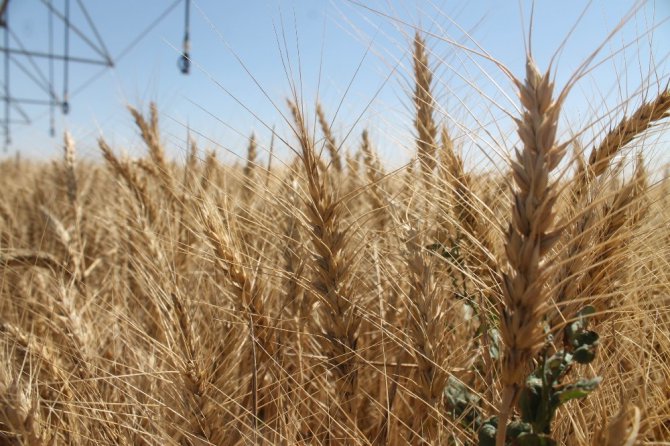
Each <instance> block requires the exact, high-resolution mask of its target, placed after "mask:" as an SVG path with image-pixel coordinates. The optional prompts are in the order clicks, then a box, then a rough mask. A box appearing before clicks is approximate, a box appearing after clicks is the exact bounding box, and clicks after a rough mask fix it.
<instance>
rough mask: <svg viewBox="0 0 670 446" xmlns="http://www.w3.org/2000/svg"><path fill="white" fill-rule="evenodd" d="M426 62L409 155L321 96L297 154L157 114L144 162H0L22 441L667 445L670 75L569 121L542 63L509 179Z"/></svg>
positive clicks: (418, 46) (420, 40)
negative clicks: (228, 147)
mask: <svg viewBox="0 0 670 446" xmlns="http://www.w3.org/2000/svg"><path fill="white" fill-rule="evenodd" d="M408 51H409V54H410V55H411V60H412V66H413V86H412V92H411V97H410V98H408V102H409V103H411V107H412V108H413V116H412V122H411V126H412V127H413V128H414V133H413V138H414V141H415V147H414V150H415V154H414V157H413V159H412V161H411V162H409V163H406V164H404V165H403V166H402V167H401V168H398V169H390V168H388V167H387V166H386V164H385V162H384V160H383V159H382V158H381V157H380V156H379V155H378V153H377V150H376V148H375V141H374V140H373V138H372V137H371V136H370V133H369V132H368V130H364V131H363V132H362V133H360V134H359V135H358V136H355V137H350V138H349V140H348V142H347V144H348V147H349V149H348V150H345V149H344V145H343V144H342V142H343V141H344V138H345V135H341V134H339V133H338V132H337V131H336V130H335V126H334V125H333V123H332V122H331V121H330V116H329V110H327V109H326V108H325V107H322V106H321V105H320V104H318V103H317V104H308V103H305V101H303V100H301V98H299V97H291V98H290V99H289V100H288V101H287V102H286V104H285V110H284V112H285V114H286V116H287V117H289V118H290V127H289V128H290V132H288V135H289V136H288V137H286V136H284V137H285V138H286V143H287V144H288V145H289V146H290V147H291V150H292V156H291V159H288V160H287V161H286V163H285V164H281V163H275V165H273V166H269V165H267V164H266V163H265V161H263V160H261V157H260V155H259V153H260V152H261V149H260V147H259V145H258V143H257V141H256V139H255V138H254V137H253V136H252V137H250V138H249V143H248V147H247V148H246V150H247V159H246V161H245V162H244V163H243V165H230V164H228V163H224V162H222V161H221V160H220V158H219V157H218V156H217V153H216V152H215V151H213V150H209V149H207V148H202V147H200V146H199V145H198V144H197V143H196V141H195V140H191V141H189V149H188V153H187V156H186V157H185V160H184V161H183V162H182V161H178V160H176V159H173V158H171V157H170V156H168V150H167V149H166V147H165V143H164V138H163V137H162V135H161V129H160V125H159V108H158V106H156V105H154V104H152V105H151V106H150V107H149V108H148V109H147V110H138V109H135V108H132V107H130V110H129V111H130V114H131V116H132V119H133V120H134V121H135V124H136V127H137V130H138V132H139V133H140V134H141V137H142V139H143V141H144V144H145V154H144V155H142V156H140V157H137V158H131V157H129V156H125V155H121V153H122V151H121V150H120V149H119V148H115V147H110V145H109V144H108V143H107V142H106V139H105V138H104V137H101V139H100V140H99V150H100V154H101V156H100V157H99V160H98V161H95V160H79V159H78V157H77V151H76V148H75V146H76V141H73V140H72V138H71V137H70V136H69V134H65V137H64V140H63V148H64V149H63V157H62V159H60V160H56V161H53V162H48V161H36V160H25V159H24V160H20V159H5V160H3V161H2V162H0V190H2V195H0V342H1V344H0V345H1V347H0V356H1V357H2V360H1V362H0V407H1V410H0V444H7V445H18V444H25V445H47V444H49V445H58V444H75V445H79V444H96V445H101V444H126V445H142V444H146V445H206V444H214V445H242V444H254V445H256V444H265V445H274V444H277V445H299V444H302V445H311V444H323V445H367V444H371V445H405V444H411V445H424V444H425V445H428V444H430V445H480V446H485V445H497V446H504V445H518V446H529V445H533V446H535V445H538V446H539V445H592V446H600V445H603V446H624V445H626V446H632V445H663V444H670V443H668V441H670V440H669V439H670V297H669V296H670V294H669V292H670V265H669V261H670V218H669V217H670V214H669V212H670V210H669V209H670V206H669V204H670V203H669V202H668V200H670V198H669V197H670V195H669V192H670V179H668V178H667V175H665V172H663V170H662V169H660V168H659V167H658V166H656V167H652V166H650V163H649V162H648V161H647V156H648V154H649V153H652V154H653V153H658V152H662V151H663V150H664V149H663V147H658V146H656V141H658V139H655V138H648V136H649V135H651V134H654V133H658V132H661V131H663V130H664V128H665V119H666V118H667V117H668V115H669V114H670V91H668V90H667V89H666V88H665V84H663V83H662V82H661V81H659V82H658V83H656V84H650V85H649V88H648V89H647V91H646V93H645V94H641V95H631V96H630V97H627V98H624V100H623V101H622V106H625V108H626V110H627V112H626V113H624V114H623V116H619V117H618V118H617V119H616V120H608V119H609V118H608V117H609V115H608V114H604V116H603V118H602V120H603V121H605V124H603V126H602V128H604V129H605V130H603V131H594V128H590V129H579V128H577V129H571V131H570V132H565V131H563V130H560V131H559V127H560V125H561V124H560V122H561V121H560V120H561V113H562V106H563V105H564V102H565V100H566V98H567V97H568V96H569V95H570V94H572V93H573V92H572V90H571V89H572V83H573V81H570V82H569V83H568V84H566V85H561V86H557V85H554V71H553V70H554V69H560V66H559V67H558V68H556V67H539V66H537V64H536V63H535V62H534V60H533V57H532V55H531V54H528V56H527V63H526V70H525V72H524V73H520V74H518V73H516V74H515V73H512V72H510V71H508V70H506V69H505V68H504V67H501V69H502V70H503V71H505V75H506V76H508V78H509V81H510V84H511V85H512V86H513V88H514V89H515V92H514V93H515V94H516V96H515V97H516V100H517V101H518V114H517V115H514V116H509V118H508V119H509V120H510V122H511V123H512V124H513V126H514V127H515V135H512V136H513V137H514V138H516V141H517V142H515V143H514V144H513V146H514V148H515V151H514V152H513V153H512V154H511V155H510V157H509V159H508V164H507V165H505V166H501V167H500V168H499V169H498V170H497V171H489V170H487V169H483V168H479V167H478V166H472V165H469V164H468V163H467V162H466V160H465V159H464V156H463V153H462V147H461V145H460V144H459V142H458V141H457V139H455V138H454V136H453V135H454V128H455V126H448V125H445V124H444V123H443V122H444V120H443V119H440V116H439V109H438V104H437V102H438V99H437V98H436V96H435V94H434V92H433V88H434V84H435V80H434V79H433V76H434V71H433V67H434V66H435V61H434V60H431V55H432V53H431V51H430V49H429V48H428V47H427V45H426V40H425V35H424V34H423V33H422V32H421V31H417V32H416V35H415V37H414V41H413V44H412V46H411V48H408ZM331 112H332V111H331ZM588 131H594V133H595V136H594V138H593V139H592V140H590V139H589V140H588V141H585V140H584V139H585V138H582V135H585V134H587V133H588ZM279 137H280V136H279V135H278V138H279ZM264 150H266V149H264Z"/></svg>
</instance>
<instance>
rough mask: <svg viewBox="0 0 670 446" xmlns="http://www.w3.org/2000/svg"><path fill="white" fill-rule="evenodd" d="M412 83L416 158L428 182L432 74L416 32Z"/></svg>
mask: <svg viewBox="0 0 670 446" xmlns="http://www.w3.org/2000/svg"><path fill="white" fill-rule="evenodd" d="M414 81H415V83H416V85H415V90H414V107H415V109H416V117H415V118H414V127H415V128H416V133H417V136H416V146H417V158H418V159H419V164H420V165H421V170H422V172H423V175H424V179H425V181H426V182H428V179H429V178H430V176H431V175H432V172H433V170H435V165H436V156H435V155H436V152H437V145H436V139H437V126H436V125H435V119H434V117H433V112H434V108H435V106H434V102H433V95H432V93H431V83H432V81H433V73H432V71H431V70H430V68H429V66H428V55H427V54H426V42H425V40H424V39H423V38H422V37H421V35H420V34H419V33H418V32H417V33H416V34H415V35H414Z"/></svg>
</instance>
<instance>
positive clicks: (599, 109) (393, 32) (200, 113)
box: [0, 0, 670, 163]
mask: <svg viewBox="0 0 670 446" xmlns="http://www.w3.org/2000/svg"><path fill="white" fill-rule="evenodd" d="M80 1H81V2H82V3H84V4H85V5H86V8H87V10H88V13H89V14H90V17H91V19H92V20H93V22H94V23H95V24H96V27H97V29H98V31H99V34H100V35H101V37H102V40H103V41H104V43H105V46H106V47H107V49H108V50H109V53H110V54H111V56H112V58H113V59H114V60H115V67H114V68H112V69H108V70H106V71H104V72H103V73H102V74H101V75H99V77H96V78H95V81H93V82H91V83H88V84H87V81H89V80H90V79H91V78H92V77H93V76H96V75H97V74H99V73H100V70H101V69H100V67H98V66H88V65H81V64H71V65H70V71H69V76H70V82H69V85H70V91H71V92H76V93H74V94H73V96H72V97H71V99H70V103H71V112H70V114H69V115H67V116H62V115H61V114H60V113H57V116H56V135H57V136H56V137H55V138H51V137H50V135H49V113H48V109H47V108H46V107H43V106H28V105H26V106H23V109H24V111H25V112H26V113H27V114H28V115H29V116H30V118H31V121H32V123H31V125H13V126H12V140H13V142H12V145H11V146H10V148H9V155H13V154H14V153H16V151H20V152H21V153H22V154H24V155H27V156H34V157H40V158H42V157H46V158H52V157H55V156H60V146H61V141H62V132H63V131H64V130H65V129H69V130H70V131H71V132H72V134H73V135H74V137H75V140H76V141H77V143H78V148H79V152H80V153H81V154H82V155H83V156H91V157H96V156H97V153H98V151H97V146H96V139H97V138H98V137H99V136H100V135H103V136H104V137H105V138H107V139H108V140H109V141H110V142H111V143H112V145H113V146H114V147H118V148H119V149H120V150H125V151H127V152H129V153H131V154H138V153H141V150H143V148H142V146H141V143H140V140H139V138H138V135H137V131H136V130H135V128H134V125H133V123H132V120H131V118H130V115H129V114H128V113H127V111H126V109H125V107H126V105H128V104H131V105H135V106H138V107H145V106H147V105H148V103H149V102H150V101H156V102H157V103H158V106H159V109H160V112H161V115H160V118H161V122H162V124H163V130H164V136H165V142H166V146H167V147H168V148H169V150H170V153H171V154H173V155H174V156H177V157H179V156H183V154H184V151H185V144H184V141H185V136H186V127H187V125H188V126H190V128H191V129H192V130H193V132H194V133H195V134H196V139H197V140H198V141H199V143H200V146H201V147H203V148H216V149H217V151H218V152H219V154H220V157H221V158H222V159H224V160H227V161H228V162H234V161H235V160H236V159H237V158H238V157H240V156H242V157H243V156H244V154H245V147H246V138H247V137H248V136H249V134H250V133H251V132H252V131H255V132H256V134H257V137H258V138H259V140H260V141H261V144H262V145H265V146H267V144H268V142H269V140H270V130H269V128H271V127H272V126H276V128H277V130H278V133H279V134H280V135H282V136H286V137H287V138H290V137H289V136H288V135H289V132H288V129H287V125H286V122H285V121H284V118H283V116H282V114H283V115H286V114H287V111H286V105H285V99H286V98H287V97H289V96H291V95H292V88H293V86H295V87H296V88H297V89H298V90H299V91H300V93H299V94H300V96H301V98H302V99H303V101H304V103H305V105H306V108H307V110H308V113H310V116H313V107H312V105H313V104H314V102H315V100H316V99H317V97H318V98H319V99H320V101H321V102H322V103H323V105H324V109H325V111H326V114H327V115H328V116H329V118H330V119H333V118H335V119H334V128H335V130H336V131H337V132H338V134H339V135H340V136H341V137H343V136H344V135H349V136H348V138H347V141H346V142H345V144H344V147H345V148H347V149H352V148H355V147H356V145H357V144H358V138H359V132H360V130H361V129H362V128H363V127H369V128H370V131H371V135H372V137H373V140H374V141H375V143H376V145H377V148H378V150H379V152H380V153H381V154H382V155H383V156H384V157H385V158H386V159H388V160H390V162H391V163H397V162H402V160H405V159H407V157H408V156H409V154H410V153H411V150H412V148H411V137H412V114H411V108H410V107H411V88H412V84H411V82H412V81H411V79H412V77H411V53H410V52H409V50H410V47H411V42H412V38H413V34H414V28H413V27H415V26H418V27H421V28H422V29H424V30H425V31H426V33H427V39H428V44H429V46H430V48H431V51H432V52H431V54H430V63H431V66H433V67H434V70H435V79H434V85H435V92H436V94H435V95H436V98H437V101H438V108H439V110H440V113H439V114H438V115H439V116H438V119H439V120H440V122H444V123H445V125H447V126H448V127H449V128H450V129H451V130H452V132H453V134H454V135H455V137H456V138H459V140H460V141H462V143H463V146H464V147H465V148H466V149H467V151H468V153H470V155H469V156H470V157H471V158H472V157H482V156H484V157H489V158H490V159H492V160H494V161H495V160H497V159H499V155H500V152H501V150H500V146H501V145H504V144H500V141H502V140H509V139H510V138H511V139H513V129H512V127H511V126H510V122H509V120H508V119H505V118H504V116H505V112H514V110H515V107H516V100H515V99H514V89H513V87H512V84H511V83H510V81H509V79H508V78H506V77H505V76H504V75H503V73H502V71H501V70H500V69H499V68H497V67H496V66H495V64H493V63H491V62H490V61H488V60H486V58H485V57H482V55H481V54H483V53H486V54H488V55H489V56H490V57H492V58H495V59H496V60H499V61H500V62H502V63H503V64H504V65H506V66H507V67H508V68H509V69H510V70H511V72H512V73H514V74H515V75H517V76H520V77H522V76H523V73H524V71H523V69H524V67H523V61H524V45H525V43H524V42H525V40H526V37H527V35H528V28H529V20H530V17H531V5H532V3H531V2H529V1H525V0H522V1H515V0H471V1H466V0H456V1H451V0H449V1H447V0H426V1H423V0H356V1H349V0H332V1H327V0H248V1H232V0H231V1H229V0H192V7H191V57H192V59H193V67H192V70H191V74H190V75H188V76H184V75H182V74H181V73H180V72H179V70H178V69H177V59H178V57H179V51H180V48H181V40H182V38H183V33H184V23H183V22H184V2H183V0H182V1H181V2H179V3H178V4H177V5H176V6H175V7H174V9H172V10H171V11H170V12H169V13H167V15H165V17H164V18H163V19H162V21H161V22H160V23H159V24H158V26H156V27H155V28H153V29H152V30H151V32H149V33H148V34H147V35H146V36H145V37H144V38H143V39H142V40H141V41H140V42H139V43H138V44H137V45H136V46H133V47H132V49H130V50H129V51H127V52H124V49H126V48H128V46H129V45H130V44H131V43H132V42H133V41H134V40H135V38H136V37H137V36H138V35H140V34H141V33H142V31H143V30H144V29H146V28H147V27H148V26H149V25H150V24H152V22H154V21H155V20H156V19H157V18H158V17H159V16H160V15H161V14H162V13H164V12H165V11H166V10H168V8H169V7H170V6H171V5H172V4H173V1H172V0H117V1H102V0H80ZM51 2H52V4H53V6H54V7H55V8H56V9H58V10H59V11H63V8H64V5H65V0H51ZM45 3H48V0H10V3H9V21H10V28H11V29H12V31H13V32H14V33H15V34H16V36H18V38H19V39H20V41H21V43H22V44H23V45H24V46H25V47H26V48H28V49H31V50H35V51H42V52H48V49H49V33H48V21H47V17H48V14H47V9H46V7H45V6H44V4H45ZM634 5H635V3H634V2H632V1H623V0H594V1H592V2H590V3H587V2H585V1H582V0H563V1H537V2H535V6H534V12H533V33H532V50H533V53H534V54H535V56H536V59H537V61H538V65H539V66H540V67H541V68H546V66H547V64H548V63H549V61H550V60H551V59H552V56H553V55H554V54H556V51H557V50H559V48H560V52H559V53H558V57H557V58H556V60H555V62H554V66H553V68H554V71H555V73H556V83H557V86H559V87H560V86H562V85H564V84H565V82H566V81H567V80H568V79H569V77H570V76H571V75H572V74H573V73H574V72H575V70H576V69H577V68H578V67H579V66H580V65H581V64H582V62H584V60H585V59H586V58H587V57H588V56H589V55H590V54H591V53H592V52H593V51H594V50H595V49H597V48H598V47H599V46H600V45H601V44H602V43H603V42H604V41H605V38H606V37H607V36H608V34H609V33H610V32H611V31H612V30H613V29H615V27H616V26H617V25H618V23H619V22H620V20H621V19H622V18H623V17H625V16H626V14H627V13H628V12H629V11H630V10H631V8H633V7H634ZM582 14H583V16H582ZM580 16H582V17H581V19H579V18H580ZM669 18H670V2H669V1H667V0H657V1H650V2H647V3H645V4H643V5H642V6H641V7H640V8H639V10H638V11H637V13H636V14H635V15H633V16H632V17H631V18H630V20H629V21H628V22H627V23H626V25H625V26H624V28H623V29H622V30H621V31H620V32H619V33H618V34H616V35H615V37H614V38H612V39H611V40H610V41H609V42H608V43H607V44H606V45H605V47H604V48H603V50H602V51H601V55H600V56H598V57H597V58H596V64H597V63H598V62H601V61H603V60H604V62H603V63H602V64H600V65H596V64H592V65H594V66H595V67H596V68H595V69H594V70H593V71H590V72H588V73H587V75H586V76H585V77H584V78H583V79H582V80H581V81H580V82H579V83H578V84H577V85H576V86H575V88H574V90H573V92H572V96H571V99H570V101H569V103H568V104H567V105H566V115H565V122H566V123H571V124H574V128H577V126H579V125H582V124H584V123H586V122H591V120H593V119H594V117H595V116H596V115H602V114H606V113H608V112H611V113H612V114H613V116H617V113H618V114H620V113H621V112H622V110H617V109H614V108H613V107H614V106H615V105H616V104H617V103H619V102H620V99H621V98H622V97H633V102H631V104H630V107H633V106H635V105H637V104H639V101H640V100H641V98H642V94H641V92H640V91H639V89H640V87H642V89H643V91H644V90H645V89H646V88H651V91H650V92H649V94H653V93H654V92H657V87H656V86H655V82H657V81H658V80H660V81H662V82H663V83H664V85H665V83H666V82H667V79H668V75H669V74H670V72H669V71H668V67H669V63H668V60H667V57H668V54H669V53H670V43H668V42H670V23H669V22H668V19H669ZM71 20H72V22H73V23H74V24H75V25H76V26H77V27H78V28H80V29H81V30H82V31H83V32H84V34H85V35H87V36H88V37H90V38H91V39H95V37H94V34H93V32H92V30H91V28H90V27H89V26H88V25H87V22H86V19H85V17H84V15H83V12H82V10H81V9H80V7H79V5H78V2H77V0H71ZM578 20H579V22H578ZM573 28H574V29H573ZM1 32H2V31H1V30H0V33H1ZM54 35H55V39H54V40H53V45H54V52H55V53H61V52H62V51H63V25H62V22H60V21H59V20H57V19H56V20H55V21H54ZM566 38H567V41H566V44H565V46H564V47H562V48H561V44H562V43H563V41H564V40H565V39H566ZM17 45H18V42H17V41H15V40H14V39H10V47H12V48H16V47H17ZM70 53H71V55H72V56H79V57H87V58H99V56H98V55H96V53H95V52H94V51H93V50H92V49H91V48H90V47H89V46H87V45H86V44H85V43H84V42H83V41H82V40H81V39H80V38H79V37H78V36H76V35H74V34H73V35H71V49H70ZM119 56H121V57H119ZM0 57H3V56H2V55H1V54H0ZM15 57H16V60H17V61H19V62H21V63H23V64H24V65H25V66H28V62H27V59H25V58H21V57H20V56H15ZM35 63H36V65H37V66H38V67H39V68H40V70H41V71H42V72H43V73H45V75H48V72H49V65H48V63H47V62H46V60H37V59H35ZM54 68H55V77H54V80H55V82H54V84H55V85H54V86H55V89H56V93H57V94H58V95H60V94H61V93H62V89H63V66H62V64H61V63H60V62H57V63H56V64H55V65H54ZM2 72H4V70H2V71H0V73H2ZM649 75H651V78H650V77H649ZM0 78H2V79H3V82H4V75H1V76H0ZM82 85H84V86H85V88H83V89H81V87H82ZM617 85H619V87H617ZM649 85H652V86H651V87H649ZM10 88H11V94H12V96H14V97H20V98H39V99H46V95H45V94H44V93H43V92H42V91H41V90H40V89H39V87H38V86H37V84H36V83H34V82H33V81H31V80H30V79H29V78H28V77H27V76H26V75H25V74H24V73H23V72H22V71H21V70H20V68H19V67H18V66H17V64H12V69H11V71H10ZM71 94H72V93H71ZM3 95H4V94H3ZM336 111H337V115H335V113H336ZM2 113H3V111H0V114H2ZM11 115H12V118H13V119H18V118H19V115H18V112H17V110H15V109H12V111H11ZM608 124H609V123H608V122H600V123H599V124H597V125H599V126H600V128H603V127H607V125H608ZM567 127H568V126H567V125H566V128H567ZM587 139H588V138H587ZM277 151H278V153H279V155H280V156H282V154H283V155H285V154H286V153H287V152H288V148H286V147H284V146H282V145H281V144H279V145H278V147H277ZM475 152H478V153H477V154H475Z"/></svg>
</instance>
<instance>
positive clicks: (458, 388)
mask: <svg viewBox="0 0 670 446" xmlns="http://www.w3.org/2000/svg"><path fill="white" fill-rule="evenodd" d="M443 395H444V399H445V404H446V406H447V409H448V410H449V411H450V413H451V414H452V416H453V417H454V418H462V419H463V422H464V424H465V425H475V426H478V425H479V423H480V422H481V414H480V413H479V409H478V405H479V399H480V398H479V397H478V396H477V395H475V394H474V393H472V392H471V391H470V389H468V387H467V386H466V385H465V384H464V383H463V382H462V381H460V380H459V379H458V378H456V377H454V376H450V377H449V378H448V379H447V386H446V387H445V389H444V392H443Z"/></svg>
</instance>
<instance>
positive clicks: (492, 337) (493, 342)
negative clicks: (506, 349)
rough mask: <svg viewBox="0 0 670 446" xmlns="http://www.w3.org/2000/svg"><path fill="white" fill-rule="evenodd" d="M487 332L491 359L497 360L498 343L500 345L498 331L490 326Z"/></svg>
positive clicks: (498, 357)
mask: <svg viewBox="0 0 670 446" xmlns="http://www.w3.org/2000/svg"><path fill="white" fill-rule="evenodd" d="M488 334H489V354H490V355H491V359H493V360H494V361H497V360H499V359H500V345H501V339H500V332H499V331H498V330H497V329H495V328H491V329H489V331H488Z"/></svg>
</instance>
